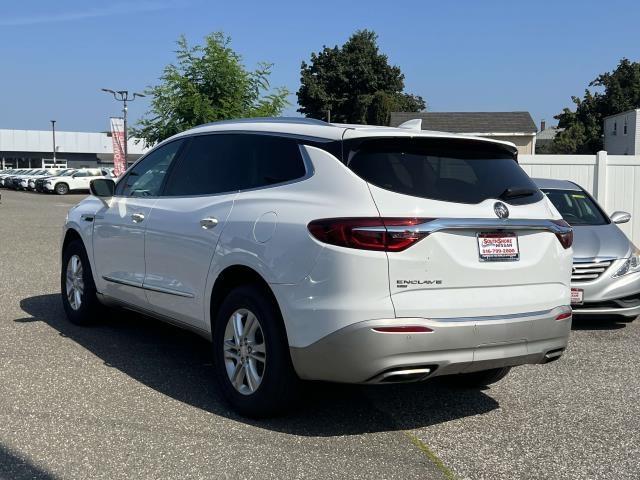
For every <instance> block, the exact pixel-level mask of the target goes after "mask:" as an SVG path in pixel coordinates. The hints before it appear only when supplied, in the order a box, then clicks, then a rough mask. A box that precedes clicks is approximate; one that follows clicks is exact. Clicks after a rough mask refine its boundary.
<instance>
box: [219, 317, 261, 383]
mask: <svg viewBox="0 0 640 480" xmlns="http://www.w3.org/2000/svg"><path fill="white" fill-rule="evenodd" d="M223 345H224V346H223V348H224V363H225V368H226V371H227V376H228V377H229V380H230V381H231V384H232V385H233V387H234V388H235V389H236V390H237V391H238V392H239V393H241V394H243V395H251V394H252V393H254V392H255V391H256V390H257V389H258V387H259V386H260V383H261V382H262V379H263V377H264V372H265V366H266V360H267V356H266V349H265V342H264V333H263V331H262V325H260V321H259V320H258V318H257V317H256V315H255V314H254V313H253V312H251V311H250V310H247V309H246V308H241V309H238V310H236V311H235V312H233V314H231V316H230V317H229V320H227V325H226V328H225V332H224V344H223Z"/></svg>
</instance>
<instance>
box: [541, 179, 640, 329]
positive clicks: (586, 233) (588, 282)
mask: <svg viewBox="0 0 640 480" xmlns="http://www.w3.org/2000/svg"><path fill="white" fill-rule="evenodd" d="M534 181H535V182H536V183H537V185H538V187H539V188H540V190H542V191H543V192H544V193H545V194H546V195H547V197H549V200H551V202H552V203H553V205H554V206H555V207H556V209H558V211H559V212H560V214H561V215H562V217H563V218H564V219H565V220H566V221H567V222H568V223H569V224H570V225H571V226H572V227H573V232H574V239H573V272H572V275H571V287H572V288H571V302H572V306H573V310H574V312H575V313H576V314H586V315H598V314H600V315H612V314H613V315H623V316H626V317H637V316H638V315H640V251H639V250H638V248H637V247H636V246H635V245H634V244H633V243H631V241H629V239H628V238H627V237H626V235H625V234H624V233H623V232H622V230H620V228H618V226H617V225H616V224H619V223H626V222H628V221H629V220H630V219H631V215H630V214H628V213H626V212H614V213H613V214H612V215H611V217H609V216H608V215H607V214H606V213H605V212H604V210H603V209H602V208H601V207H600V205H598V203H597V202H596V201H595V199H594V198H593V197H592V196H591V195H589V193H588V192H587V191H585V190H584V189H583V188H582V187H580V186H579V185H577V184H575V183H573V182H569V181H566V180H548V179H541V178H536V179H534Z"/></svg>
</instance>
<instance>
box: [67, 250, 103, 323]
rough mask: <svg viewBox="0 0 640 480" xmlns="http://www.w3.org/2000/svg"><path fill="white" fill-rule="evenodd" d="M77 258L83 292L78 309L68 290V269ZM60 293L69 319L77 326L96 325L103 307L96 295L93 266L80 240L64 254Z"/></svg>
mask: <svg viewBox="0 0 640 480" xmlns="http://www.w3.org/2000/svg"><path fill="white" fill-rule="evenodd" d="M74 256H75V257H77V258H78V259H79V261H80V262H81V266H82V275H81V278H82V284H83V289H82V290H83V291H82V294H81V295H80V299H81V302H80V304H79V306H78V307H76V306H73V305H72V300H70V298H69V295H68V291H69V290H68V288H67V269H68V268H69V263H70V262H71V260H72V258H73V257H74ZM60 292H61V294H62V304H63V306H64V311H65V313H66V314H67V318H68V319H69V321H70V322H71V323H74V324H76V325H91V324H93V323H95V321H96V316H97V314H98V311H99V309H100V307H101V305H100V302H99V300H98V297H97V295H96V285H95V283H94V281H93V275H92V273H91V264H90V263H89V259H88V257H87V252H86V251H85V249H84V245H83V244H82V241H80V240H73V241H72V242H70V243H69V244H68V245H67V246H66V248H65V249H64V252H63V253H62V269H61V272H60Z"/></svg>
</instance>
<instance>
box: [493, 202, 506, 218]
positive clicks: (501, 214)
mask: <svg viewBox="0 0 640 480" xmlns="http://www.w3.org/2000/svg"><path fill="white" fill-rule="evenodd" d="M493 211H494V212H496V217H498V218H509V209H508V208H507V206H506V205H505V204H504V203H502V202H496V203H494V204H493Z"/></svg>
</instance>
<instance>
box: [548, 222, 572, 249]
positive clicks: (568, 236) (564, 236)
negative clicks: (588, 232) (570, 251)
mask: <svg viewBox="0 0 640 480" xmlns="http://www.w3.org/2000/svg"><path fill="white" fill-rule="evenodd" d="M551 221H552V222H553V223H555V224H556V225H559V226H561V227H564V228H567V229H568V231H567V232H564V233H556V237H557V238H558V240H559V241H560V244H561V245H562V246H563V247H564V248H565V250H566V249H567V248H569V247H571V245H573V229H572V228H571V225H569V224H568V223H567V222H565V221H564V220H551Z"/></svg>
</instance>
